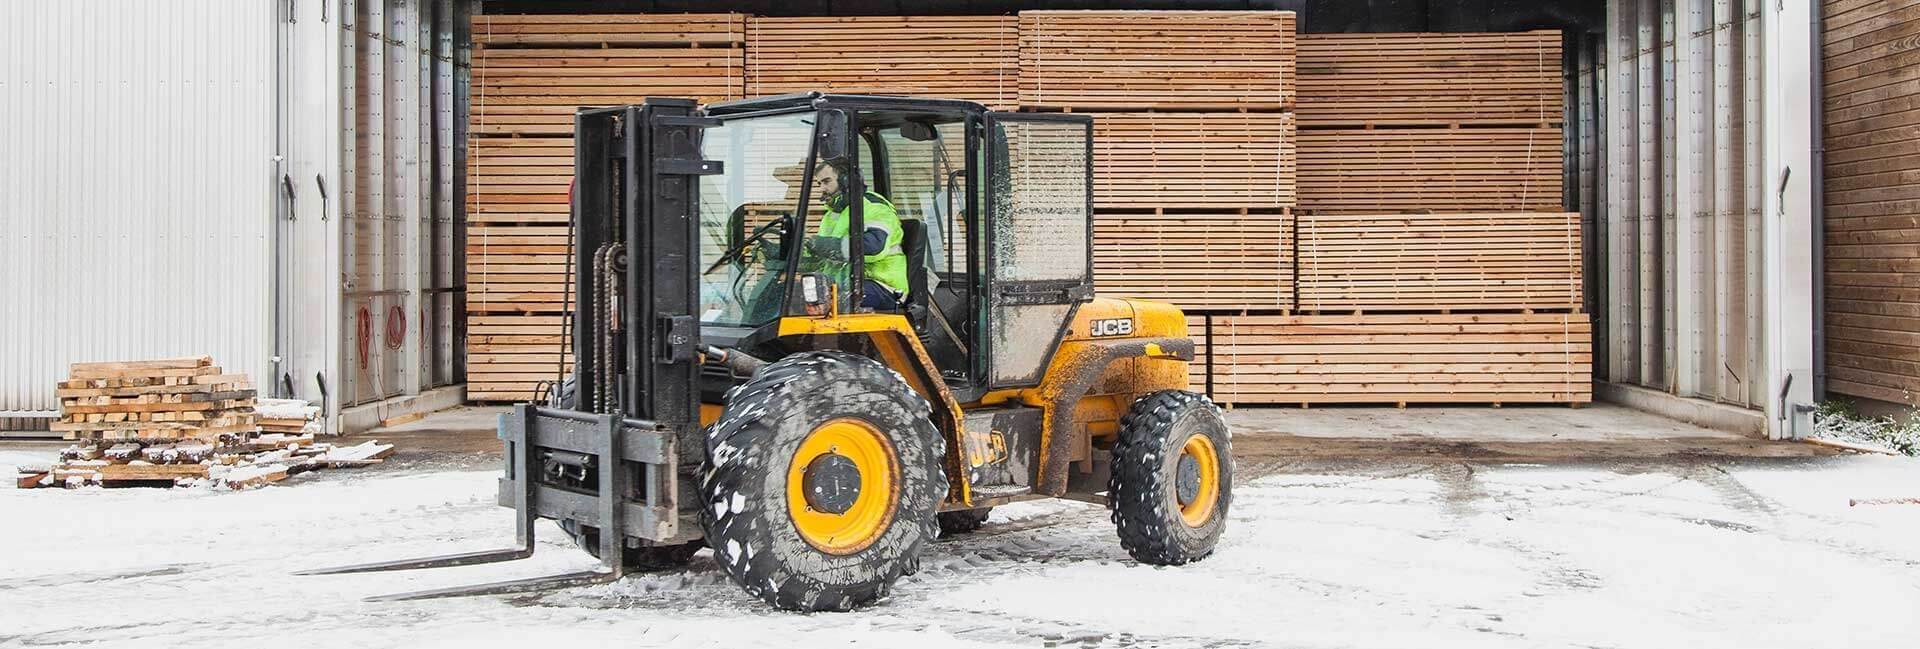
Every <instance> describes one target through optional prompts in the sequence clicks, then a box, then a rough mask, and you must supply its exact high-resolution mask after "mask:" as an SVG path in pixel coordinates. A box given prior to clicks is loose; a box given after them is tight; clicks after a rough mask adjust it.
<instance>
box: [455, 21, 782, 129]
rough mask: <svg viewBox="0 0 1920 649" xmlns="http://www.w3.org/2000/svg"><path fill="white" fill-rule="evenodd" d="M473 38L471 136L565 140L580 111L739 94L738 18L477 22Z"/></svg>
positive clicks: (742, 34)
mask: <svg viewBox="0 0 1920 649" xmlns="http://www.w3.org/2000/svg"><path fill="white" fill-rule="evenodd" d="M473 40H474V53H473V85H472V117H471V121H470V124H469V128H470V129H471V132H472V133H474V134H475V135H481V136H489V135H571V134H572V133H573V113H574V111H575V110H577V109H578V108H579V107H582V106H617V105H622V104H637V103H640V101H641V100H642V99H645V98H647V97H690V98H695V99H698V100H700V101H718V100H722V99H737V98H739V97H741V96H742V93H744V92H745V89H746V71H745V67H744V65H745V62H746V49H745V45H746V16H745V15H743V14H619V15H594V14H588V15H539V16H509V15H498V16H496V15H479V16H474V19H473Z"/></svg>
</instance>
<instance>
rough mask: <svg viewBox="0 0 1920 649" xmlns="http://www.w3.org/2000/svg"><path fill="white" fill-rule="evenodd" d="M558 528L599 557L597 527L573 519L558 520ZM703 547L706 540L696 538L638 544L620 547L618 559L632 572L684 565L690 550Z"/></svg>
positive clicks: (692, 552) (598, 531)
mask: <svg viewBox="0 0 1920 649" xmlns="http://www.w3.org/2000/svg"><path fill="white" fill-rule="evenodd" d="M560 529H561V530H562V531H565V532H566V533H567V536H571V537H573V542H574V543H577V544H579V545H580V549H582V550H586V551H587V554H591V555H593V558H595V559H598V558H600V530H599V529H598V528H594V527H589V526H584V525H580V524H577V523H574V522H573V521H560ZM703 547H706V544H705V543H703V542H700V541H692V542H688V543H680V544H675V545H650V546H644V547H638V548H635V547H622V548H621V555H620V559H621V561H622V562H624V564H623V565H625V566H626V567H627V570H630V571H633V572H659V571H662V570H675V569H678V568H683V567H685V566H686V565H687V562H689V561H692V560H693V554H694V553H695V552H699V551H700V548H703Z"/></svg>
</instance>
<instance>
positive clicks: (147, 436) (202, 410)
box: [50, 356, 260, 441]
mask: <svg viewBox="0 0 1920 649" xmlns="http://www.w3.org/2000/svg"><path fill="white" fill-rule="evenodd" d="M55 394H56V395H57V396H58V397H59V398H60V420H59V421H58V422H55V423H53V424H51V426H50V428H51V429H52V430H56V431H62V432H65V433H66V437H67V439H79V440H106V441H112V440H154V439H190V440H216V439H221V438H229V439H237V438H242V437H246V436H248V435H251V434H252V433H255V432H258V431H259V430H260V428H259V424H258V422H256V421H255V418H254V390H253V383H252V382H251V381H249V380H248V379H247V376H246V375H244V374H227V373H225V372H223V371H222V370H221V369H220V367H219V366H216V365H214V364H213V359H212V358H210V357H207V356H197V357H189V358H167V359H159V360H146V361H126V362H114V363H74V364H73V365H71V366H70V368H69V377H68V379H67V380H65V381H61V382H60V384H59V387H58V388H57V389H56V391H55Z"/></svg>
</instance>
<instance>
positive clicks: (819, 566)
mask: <svg viewBox="0 0 1920 649" xmlns="http://www.w3.org/2000/svg"><path fill="white" fill-rule="evenodd" d="M929 412H930V408H929V406H928V405H927V402H926V400H925V399H922V398H921V397H920V396H919V395H918V394H916V393H914V392H913V390H912V389H911V388H909V387H907V384H906V381H905V380H903V379H901V378H900V375H898V374H895V373H894V372H893V371H892V370H890V369H887V367H886V366H884V365H881V364H880V363H878V362H876V361H874V360H873V359H869V358H866V357H863V356H856V355H853V354H847V353H842V352H806V353H800V354H795V355H792V356H788V357H786V358H783V359H781V360H779V361H776V362H774V363H772V364H769V365H767V366H766V367H764V368H761V369H760V371H759V372H757V373H755V374H754V377H753V379H752V380H749V381H748V382H747V383H746V384H744V385H741V386H740V387H737V388H734V389H733V390H732V391H730V392H729V393H728V394H727V405H726V409H725V410H724V411H722V413H721V415H720V419H719V421H716V422H714V425H713V426H712V427H711V428H709V429H708V431H707V469H706V472H705V475H704V476H703V479H702V481H701V491H702V495H703V497H704V499H703V504H704V505H705V506H704V507H702V509H701V518H702V522H703V523H704V524H705V529H706V540H707V544H708V545H709V546H711V547H712V548H713V553H714V559H715V561H716V562H717V563H719V564H720V566H721V568H722V569H723V570H724V571H725V572H726V573H727V575H728V576H729V577H731V578H732V579H733V581H734V582H735V583H737V584H739V585H740V586H741V587H742V588H744V589H745V590H746V591H747V592H748V593H749V594H752V595H753V596H755V597H759V598H760V599H762V600H765V601H766V602H767V603H769V604H772V605H774V606H777V607H779V608H784V609H791V610H799V611H825V610H838V611H844V610H848V609H851V608H853V607H856V606H860V605H862V604H866V603H868V602H871V601H873V600H876V599H879V598H881V597H885V596H886V595H887V592H888V590H889V588H891V587H892V585H893V582H894V581H895V580H896V579H899V578H900V576H901V575H902V574H910V573H912V572H913V571H915V570H917V569H918V567H919V560H920V553H921V551H922V550H923V549H925V547H926V545H927V543H928V542H930V541H932V540H933V538H934V537H935V536H936V535H937V534H938V532H939V526H938V524H937V523H936V522H935V514H936V512H937V511H938V509H939V506H940V502H941V501H942V500H944V499H945V498H946V496H947V476H946V472H945V470H944V468H943V464H944V460H945V458H946V443H945V441H944V439H943V438H942V437H941V436H940V432H939V430H938V429H936V428H934V426H933V422H932V421H931V420H929V419H928V413H929Z"/></svg>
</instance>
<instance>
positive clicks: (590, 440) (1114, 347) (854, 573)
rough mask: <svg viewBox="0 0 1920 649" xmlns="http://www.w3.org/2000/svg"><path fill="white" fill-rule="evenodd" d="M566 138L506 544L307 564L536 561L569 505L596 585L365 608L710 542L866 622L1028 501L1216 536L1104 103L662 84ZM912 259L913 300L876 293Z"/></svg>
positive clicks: (760, 575) (726, 563)
mask: <svg viewBox="0 0 1920 649" xmlns="http://www.w3.org/2000/svg"><path fill="white" fill-rule="evenodd" d="M574 146H575V150H576V153H575V156H576V157H575V180H574V182H575V187H574V191H573V195H572V201H573V206H572V214H573V229H572V235H571V237H570V239H571V241H572V249H573V250H574V251H575V252H574V254H573V261H572V263H571V264H570V267H569V269H568V272H569V274H570V275H571V276H572V277H571V278H570V279H569V281H570V282H571V283H572V285H573V287H574V295H576V296H578V297H577V302H576V303H575V304H573V305H572V308H571V309H570V311H571V314H572V315H571V318H570V322H571V336H572V341H573V349H574V350H575V354H574V358H575V364H574V367H573V371H572V372H571V373H570V374H569V375H568V376H565V377H556V379H557V380H556V383H555V385H554V388H553V389H552V390H551V391H549V392H548V395H547V397H546V398H545V399H543V401H544V403H542V404H534V403H526V404H520V405H518V406H516V407H514V409H513V410H512V411H511V412H509V413H507V414H504V415H502V416H501V421H500V437H501V439H502V440H503V442H504V444H505V452H506V458H507V463H506V464H507V466H506V473H505V476H504V477H502V478H501V479H500V482H499V485H500V494H499V498H500V503H501V504H502V505H505V506H509V507H512V508H514V510H515V512H516V513H517V514H518V518H517V533H518V544H517V546H516V547H514V548H510V549H506V550H499V551H487V552H474V553H467V554H462V555H451V556H444V557H431V558H426V559H415V560H404V561H390V562H382V563H377V564H368V565H361V566H347V567H344V568H335V569H329V570H320V571H312V572H310V573H308V574H325V573H340V572H365V571H375V570H401V569H413V568H430V567H442V566H452V565H468V564H476V563H490V562H497V561H506V560H512V559H518V558H523V557H526V556H528V555H530V554H532V552H533V548H534V531H535V527H536V524H537V523H538V522H539V520H540V519H553V520H555V521H557V522H558V523H559V525H560V527H561V528H562V529H563V530H565V531H566V532H567V533H569V534H571V535H572V536H574V538H575V539H576V540H577V541H578V542H579V543H580V545H581V546H582V547H583V548H585V549H586V550H587V551H588V552H591V553H593V554H594V555H595V556H597V557H599V558H600V559H601V561H602V567H601V568H600V569H598V570H594V571H589V572H583V573H575V574H567V575H556V576H551V577H540V578H534V579H523V580H516V581H510V582H501V583H494V584H483V585H478V586H471V587H461V588H451V589H442V590H435V591H426V592H419V593H408V594H403V595H395V596H390V597H384V598H376V599H384V600H391V599H415V598H423V597H445V596H456V595H476V594H489V593H507V592H523V591H530V590H538V589H546V588H552V587H558V586H565V585H571V584H584V583H597V582H605V581H611V580H614V579H618V578H620V577H621V576H622V575H623V574H625V573H626V572H627V571H629V570H661V569H671V568H675V567H678V566H681V565H684V564H685V563H686V562H687V561H688V560H689V559H690V558H691V557H692V556H693V554H694V553H695V552H696V551H698V550H699V549H700V548H701V547H708V548H712V551H713V558H714V561H715V563H717V564H718V565H719V567H720V569H721V570H724V571H725V572H726V573H727V575H728V576H730V577H731V578H732V579H733V581H735V582H736V583H738V584H739V585H740V586H741V587H742V588H744V589H745V590H746V591H747V592H749V593H751V594H753V595H754V596H756V597H759V598H761V599H763V600H765V601H767V602H768V603H771V604H773V605H774V606H777V607H780V608H785V609H794V610H802V611H818V610H846V609H849V608H852V607H855V606H859V605H862V604H865V603H867V602H871V601H873V600H875V599H877V598H880V597H883V596H885V595H886V593H887V590H888V588H889V587H890V586H891V585H892V584H893V582H894V581H895V580H896V579H898V578H899V577H900V576H901V575H903V574H909V573H912V572H913V571H914V570H915V569H916V568H917V567H918V561H919V557H920V555H921V554H922V553H923V552H925V551H926V549H927V546H928V545H929V544H930V543H932V542H933V541H934V540H935V538H936V537H938V536H939V535H940V534H942V533H949V534H951V533H960V532H966V531H971V530H972V529H974V528H977V527H979V526H980V525H981V523H982V522H983V521H985V520H986V517H987V515H988V511H989V510H990V509H991V508H992V507H994V506H997V505H1003V504H1007V503H1013V502H1019V501H1023V500H1031V499H1039V498H1070V499H1075V500H1081V501H1087V502H1094V503H1102V504H1105V505H1106V506H1107V507H1108V508H1109V509H1110V510H1111V514H1112V519H1113V522H1114V525H1115V526H1116V528H1117V530H1118V534H1119V537H1120V543H1121V545H1122V546H1123V547H1124V548H1125V549H1126V550H1127V552H1128V553H1130V554H1131V555H1132V556H1133V557H1134V558H1135V559H1137V560H1139V561H1140V562H1142V563H1148V564H1154V565H1178V564H1184V563H1187V562H1189V561H1194V560H1197V559H1200V558H1203V557H1205V556H1207V555H1208V554H1210V553H1211V552H1212V551H1213V548H1214V545H1215V543H1216V542H1217V541H1218V539H1219V537H1220V534H1221V531H1222V529H1223V527H1224V526H1225V523H1226V518H1227V508H1228V505H1229V503H1230V502H1231V500H1232V481H1233V454H1232V447H1231V442H1230V439H1229V433H1228V430H1227V426H1226V423H1225V421H1224V420H1223V419H1222V417H1221V413H1220V411H1219V409H1218V408H1216V407H1215V406H1214V405H1213V403H1212V402H1210V401H1208V400H1207V399H1206V397H1204V396H1202V395H1199V394H1196V393H1193V392H1190V391H1187V390H1186V388H1187V364H1188V362H1189V361H1191V360H1192V359H1193V351H1194V347H1193V341H1192V340H1191V339H1189V338H1188V337H1187V331H1186V321H1185V317H1184V316H1183V315H1182V314H1181V312H1180V311H1179V310H1178V309H1176V308H1174V307H1173V306H1171V305H1167V304H1161V303H1155V302H1148V301H1140V300H1125V299H1112V298H1096V297H1095V296H1094V290H1093V251H1092V248H1093V240H1092V239H1093V237H1092V221H1093V219H1092V215H1093V180H1092V175H1093V168H1092V163H1093V134H1092V120H1091V118H1089V117H1086V116H1082V115H1070V114H1035V113H1001V112H992V111H989V110H987V109H986V108H985V107H984V106H981V105H980V104H977V103H973V102H966V101H954V100H941V99H921V98H909V97H882V96H862V95H837V94H822V93H805V94H794V95H782V96H777V97H766V98H758V99H748V100H741V101H730V102H723V103H717V104H710V105H707V106H704V107H702V106H699V105H697V104H696V103H695V102H692V101H688V100H682V99H649V100H647V101H646V102H645V103H643V104H640V105H637V106H625V107H619V108H607V109H584V110H582V111H580V112H579V113H578V115H577V117H576V121H575V137H574ZM848 197H859V198H857V199H849V198H848ZM882 212H884V213H882ZM870 231H877V232H879V233H880V235H881V236H879V237H874V238H869V237H867V236H863V235H865V234H866V233H868V232H870ZM854 233H858V234H854ZM849 235H851V236H849ZM902 258H904V266H905V272H904V276H905V277H904V279H905V282H904V284H905V286H890V285H889V284H887V283H884V282H882V281H876V280H877V279H885V278H882V277H880V275H881V274H882V273H887V274H891V275H893V276H894V279H893V282H892V283H893V284H895V285H897V284H899V283H901V282H900V281H899V279H898V275H899V274H900V273H899V266H900V264H901V263H902V262H901V261H900V260H901V259H902ZM886 264H891V265H892V268H890V269H889V268H883V266H884V265H886Z"/></svg>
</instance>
